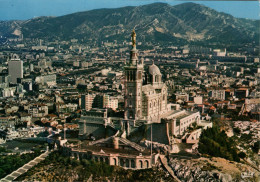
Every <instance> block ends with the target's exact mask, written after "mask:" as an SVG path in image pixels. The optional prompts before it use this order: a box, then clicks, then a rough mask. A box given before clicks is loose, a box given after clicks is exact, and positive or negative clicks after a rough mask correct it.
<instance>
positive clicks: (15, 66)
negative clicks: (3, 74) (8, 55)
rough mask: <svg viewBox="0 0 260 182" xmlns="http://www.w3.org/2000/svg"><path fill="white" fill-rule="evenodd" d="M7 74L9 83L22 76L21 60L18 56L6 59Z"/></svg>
mask: <svg viewBox="0 0 260 182" xmlns="http://www.w3.org/2000/svg"><path fill="white" fill-rule="evenodd" d="M8 74H9V75H10V77H11V78H10V79H11V80H10V81H11V83H17V78H23V61H22V60H20V59H19V58H18V56H13V58H12V59H11V60H10V61H8Z"/></svg>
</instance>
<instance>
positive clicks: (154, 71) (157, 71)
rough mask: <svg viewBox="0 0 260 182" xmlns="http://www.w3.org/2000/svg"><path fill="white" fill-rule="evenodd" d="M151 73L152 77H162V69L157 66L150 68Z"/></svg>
mask: <svg viewBox="0 0 260 182" xmlns="http://www.w3.org/2000/svg"><path fill="white" fill-rule="evenodd" d="M149 73H150V74H151V75H161V72H160V69H159V68H158V66H156V65H155V64H152V65H151V66H149Z"/></svg>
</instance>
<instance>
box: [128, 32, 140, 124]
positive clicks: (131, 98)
mask: <svg viewBox="0 0 260 182" xmlns="http://www.w3.org/2000/svg"><path fill="white" fill-rule="evenodd" d="M131 37H132V49H131V51H130V60H129V62H128V63H127V64H126V66H125V68H124V72H125V106H124V108H125V114H124V118H125V119H132V120H137V119H141V118H142V83H143V62H142V61H141V62H139V61H138V51H137V49H136V33H135V30H133V31H132V34H131Z"/></svg>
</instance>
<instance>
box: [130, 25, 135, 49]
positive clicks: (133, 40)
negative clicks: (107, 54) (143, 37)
mask: <svg viewBox="0 0 260 182" xmlns="http://www.w3.org/2000/svg"><path fill="white" fill-rule="evenodd" d="M131 36H132V46H133V47H135V46H136V33H135V29H133V31H132V35H131Z"/></svg>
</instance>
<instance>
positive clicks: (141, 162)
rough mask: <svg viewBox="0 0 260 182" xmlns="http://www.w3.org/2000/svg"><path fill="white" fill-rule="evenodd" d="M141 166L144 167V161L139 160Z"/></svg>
mask: <svg viewBox="0 0 260 182" xmlns="http://www.w3.org/2000/svg"><path fill="white" fill-rule="evenodd" d="M139 166H140V168H141V169H142V168H143V161H141V160H139Z"/></svg>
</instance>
